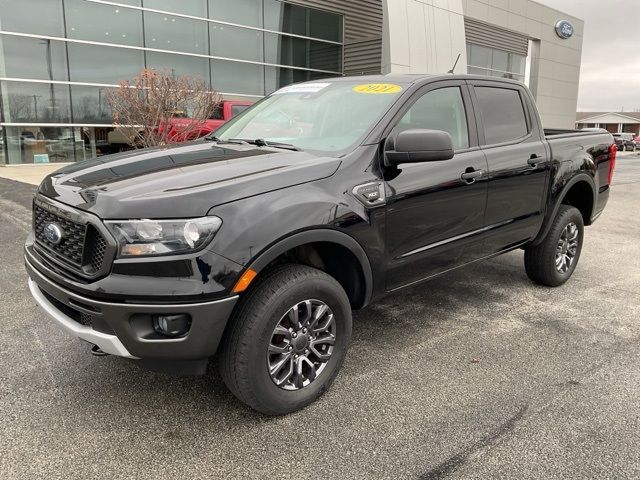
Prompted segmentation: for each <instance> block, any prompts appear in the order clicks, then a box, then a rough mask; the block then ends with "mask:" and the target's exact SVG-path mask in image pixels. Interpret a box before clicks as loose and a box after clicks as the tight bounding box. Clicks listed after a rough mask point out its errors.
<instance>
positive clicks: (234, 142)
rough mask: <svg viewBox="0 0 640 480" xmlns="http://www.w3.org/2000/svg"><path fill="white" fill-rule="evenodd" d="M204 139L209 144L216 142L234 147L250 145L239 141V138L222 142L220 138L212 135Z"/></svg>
mask: <svg viewBox="0 0 640 480" xmlns="http://www.w3.org/2000/svg"><path fill="white" fill-rule="evenodd" d="M204 139H205V140H207V141H209V142H216V143H220V144H222V145H224V144H225V143H232V144H234V145H242V144H245V143H248V142H247V141H246V140H239V139H237V138H230V139H229V140H221V139H219V138H218V137H215V136H211V135H208V136H206V137H204Z"/></svg>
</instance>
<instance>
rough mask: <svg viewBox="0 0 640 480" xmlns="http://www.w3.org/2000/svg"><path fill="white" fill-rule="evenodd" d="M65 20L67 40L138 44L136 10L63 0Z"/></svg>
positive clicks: (139, 20)
mask: <svg viewBox="0 0 640 480" xmlns="http://www.w3.org/2000/svg"><path fill="white" fill-rule="evenodd" d="M65 18H66V22H67V36H68V37H69V38H76V39H79V40H90V41H94V42H106V43H116V44H121V45H134V46H141V45H142V14H141V12H140V11H139V10H133V9H131V8H123V7H119V6H112V5H101V4H97V3H89V2H86V1H85V0H65Z"/></svg>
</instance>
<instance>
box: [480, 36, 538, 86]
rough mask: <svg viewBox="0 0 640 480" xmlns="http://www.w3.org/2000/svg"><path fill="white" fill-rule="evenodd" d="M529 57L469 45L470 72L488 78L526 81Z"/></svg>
mask: <svg viewBox="0 0 640 480" xmlns="http://www.w3.org/2000/svg"><path fill="white" fill-rule="evenodd" d="M526 63H527V57H525V56H524V55H518V54H516V53H511V52H505V51H503V50H498V49H495V48H489V47H483V46H481V45H474V44H471V43H467V65H468V72H469V73H470V74H474V75H484V76H487V77H500V78H511V79H513V80H518V81H520V82H524V81H525V69H526Z"/></svg>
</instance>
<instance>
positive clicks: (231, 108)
mask: <svg viewBox="0 0 640 480" xmlns="http://www.w3.org/2000/svg"><path fill="white" fill-rule="evenodd" d="M251 105H253V102H247V101H242V100H223V101H222V102H220V103H219V104H218V105H217V106H216V108H215V110H214V111H213V114H212V115H211V117H210V118H209V119H208V120H206V121H205V123H203V124H202V126H201V127H200V128H196V129H193V130H190V128H191V125H193V122H194V120H193V119H191V118H181V117H176V118H172V119H171V120H169V129H170V130H169V135H168V138H170V139H172V140H173V141H178V142H185V141H188V140H195V139H196V138H200V137H204V136H205V135H208V134H210V133H211V132H213V131H214V130H216V129H217V128H219V127H220V126H221V125H222V124H224V123H225V122H227V121H229V120H231V118H233V117H235V116H236V115H238V114H239V113H241V112H243V111H244V110H246V109H247V108H248V107H250V106H251ZM187 130H188V133H187V134H186V135H185V134H184V132H185V131H187Z"/></svg>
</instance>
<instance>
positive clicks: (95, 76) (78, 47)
mask: <svg viewBox="0 0 640 480" xmlns="http://www.w3.org/2000/svg"><path fill="white" fill-rule="evenodd" d="M67 48H68V52H69V69H70V72H69V78H70V79H71V81H74V82H89V83H107V84H112V85H117V84H118V83H120V81H122V80H130V79H132V78H133V77H134V76H135V75H136V74H137V73H138V72H140V70H142V68H143V67H144V52H142V51H141V50H132V49H129V48H114V47H105V46H102V45H89V44H83V43H69V44H68V45H67Z"/></svg>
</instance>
